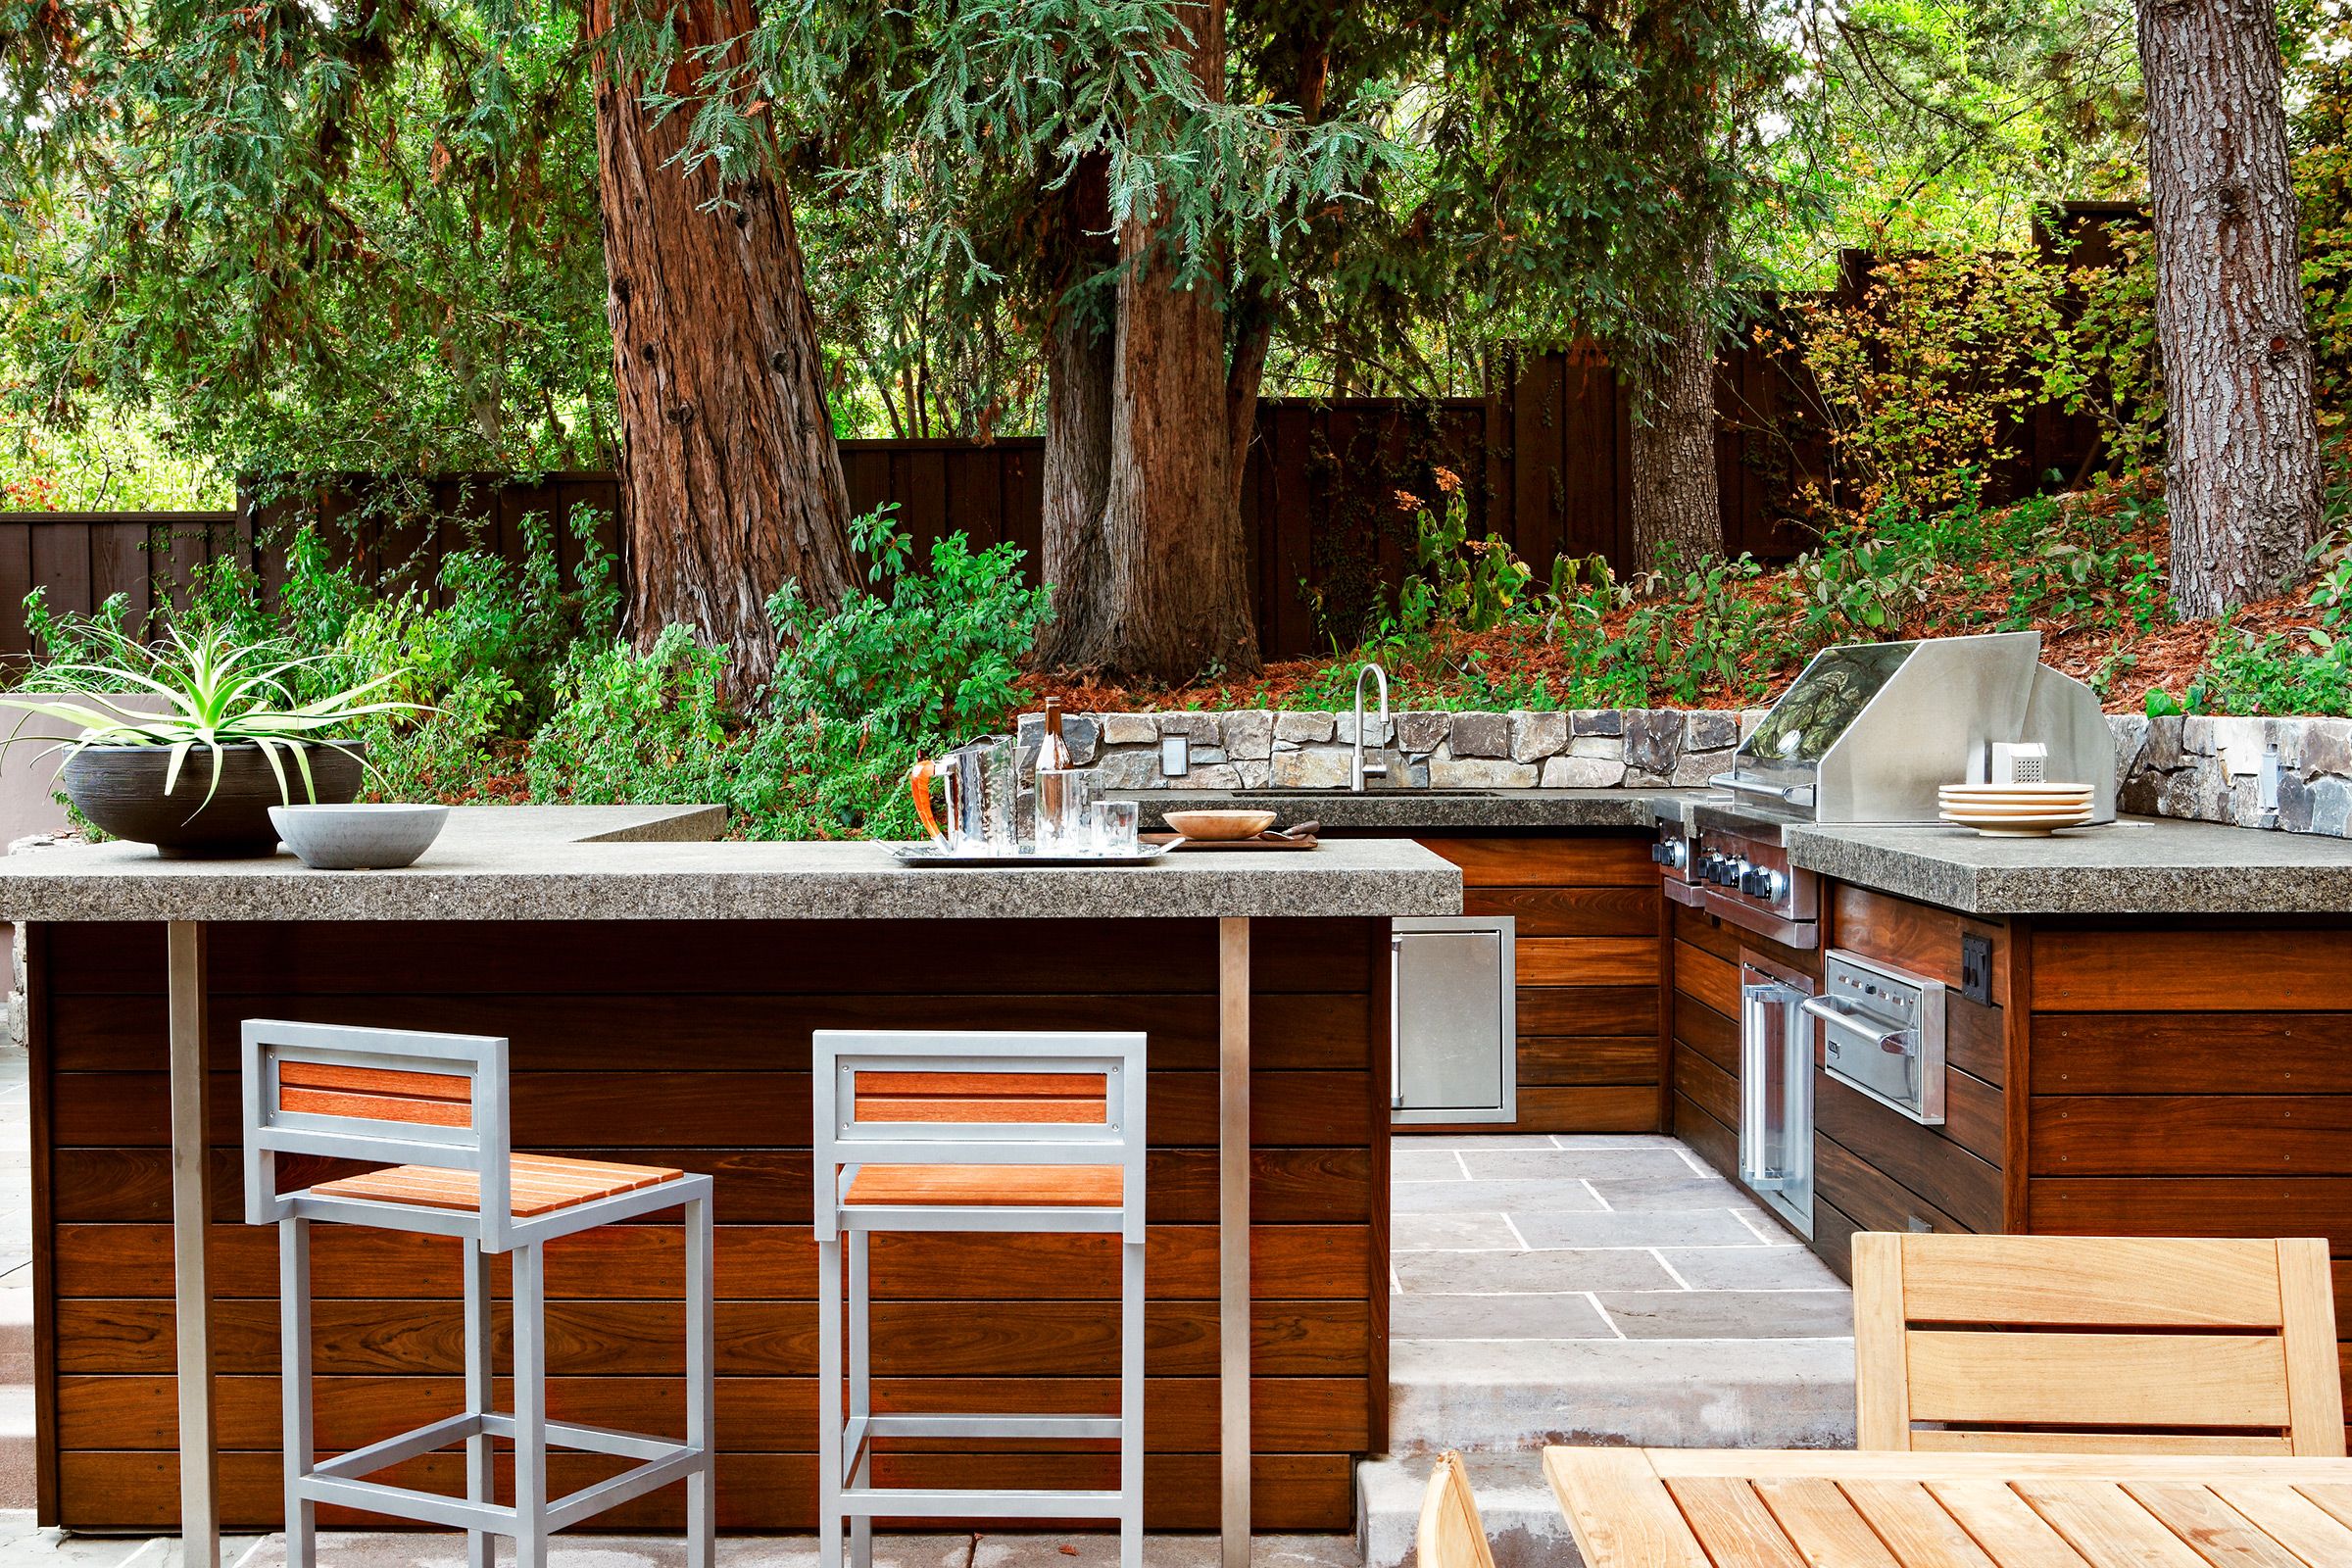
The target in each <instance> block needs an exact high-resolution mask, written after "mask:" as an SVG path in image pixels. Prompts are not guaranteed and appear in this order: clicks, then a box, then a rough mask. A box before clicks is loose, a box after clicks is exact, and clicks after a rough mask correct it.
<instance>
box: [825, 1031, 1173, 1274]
mask: <svg viewBox="0 0 2352 1568" xmlns="http://www.w3.org/2000/svg"><path fill="white" fill-rule="evenodd" d="M1144 1042H1145V1037H1144V1036H1143V1035H1142V1034H1140V1033H1124V1032H1120V1033H1097V1032H1090V1031H1074V1032H1038V1031H1021V1030H1010V1031H1007V1030H939V1029H923V1030H886V1029H819V1030H817V1031H815V1034H814V1037H813V1042H812V1044H813V1048H814V1057H815V1059H814V1062H813V1067H814V1092H815V1099H816V1105H815V1117H814V1123H815V1128H816V1150H815V1155H816V1159H815V1164H816V1207H817V1215H816V1217H817V1224H818V1227H819V1230H820V1233H821V1232H822V1231H823V1230H824V1229H825V1228H827V1227H830V1226H831V1225H832V1224H833V1221H834V1215H835V1210H836V1206H837V1204H838V1201H839V1198H840V1183H841V1175H842V1172H843V1171H844V1170H845V1169H849V1168H853V1167H856V1166H858V1165H861V1164H874V1165H893V1166H904V1165H962V1166H970V1165H1111V1164H1118V1165H1124V1166H1126V1167H1128V1171H1129V1175H1128V1179H1127V1182H1126V1185H1127V1187H1128V1188H1129V1189H1130V1190H1129V1191H1128V1192H1127V1194H1126V1203H1125V1206H1126V1208H1127V1209H1128V1210H1129V1211H1130V1212H1131V1213H1132V1215H1133V1216H1134V1224H1135V1226H1136V1228H1137V1231H1138V1234H1139V1235H1140V1234H1141V1227H1142V1223H1143V1221H1142V1217H1141V1216H1142V1213H1143V1202H1142V1190H1141V1188H1142V1175H1143V1148H1144V1090H1145V1065H1144Z"/></svg>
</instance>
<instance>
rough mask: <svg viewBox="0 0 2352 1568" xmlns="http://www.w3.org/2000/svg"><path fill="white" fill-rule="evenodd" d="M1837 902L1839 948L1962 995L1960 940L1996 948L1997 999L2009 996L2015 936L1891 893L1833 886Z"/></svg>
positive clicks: (1994, 981) (1993, 925)
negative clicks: (1977, 939) (1976, 939)
mask: <svg viewBox="0 0 2352 1568" xmlns="http://www.w3.org/2000/svg"><path fill="white" fill-rule="evenodd" d="M1831 902H1832V905H1833V907H1834V911H1835V912H1834V916H1833V917H1834V919H1835V921H1836V929H1837V943H1838V946H1839V947H1841V948H1850V949H1852V950H1853V951H1854V952H1856V953H1860V954H1862V955H1863V956H1866V957H1871V958H1876V959H1878V960H1879V961H1880V962H1882V963H1891V964H1893V965H1894V966H1895V967H1896V968H1898V969H1909V970H1911V971H1913V972H1914V973H1917V974H1924V975H1928V976H1931V977H1932V978H1934V979H1937V980H1940V981H1942V982H1943V983H1944V984H1945V985H1947V986H1950V987H1951V988H1952V989H1953V990H1954V991H1955V992H1957V991H1958V990H1959V989H1960V938H1961V936H1962V934H1963V933H1968V934H1973V935H1976V936H1982V937H1985V938H1988V939H1989V940H1990V941H1991V943H1992V995H1993V998H1994V1000H1995V1001H1998V1000H1999V999H2000V998H2002V997H2004V996H2007V995H2008V992H2009V933H2008V931H2007V929H2006V928H2005V927H2003V926H2002V925H2000V924H1998V923H1997V922H1991V921H1985V920H1977V919H1972V918H1970V917H1969V916H1967V915H1964V914H1959V913H1956V912H1955V911H1953V910H1950V909H1939V908H1936V907H1934V906H1932V905H1926V904H1915V903H1913V902H1912V901H1911V900H1909V899H1899V898H1896V897H1894V896H1893V895H1892V894H1889V893H1878V892H1873V891H1872V890H1870V889H1868V888H1858V887H1853V886H1850V885H1848V884H1846V883H1843V882H1840V883H1837V884H1835V885H1834V886H1833V888H1832V891H1831Z"/></svg>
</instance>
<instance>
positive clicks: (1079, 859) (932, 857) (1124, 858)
mask: <svg viewBox="0 0 2352 1568" xmlns="http://www.w3.org/2000/svg"><path fill="white" fill-rule="evenodd" d="M1168 850H1169V846H1168V845H1165V844H1142V845H1138V846H1137V848H1136V851H1135V853H1134V854H1133V855H1040V854H1038V853H1037V851H1035V850H1023V851H1021V852H1020V853H1019V854H1018V855H951V854H949V853H948V852H947V851H946V850H943V849H941V848H940V847H939V846H938V845H936V844H893V845H892V846H891V847H890V854H891V858H893V859H895V860H897V861H898V862H899V863H900V864H901V865H924V866H940V867H943V868H944V867H948V866H991V865H996V866H1006V865H1010V866H1024V865H1150V864H1151V863H1152V861H1153V860H1156V859H1158V858H1160V857H1161V856H1163V855H1165V854H1167V853H1168Z"/></svg>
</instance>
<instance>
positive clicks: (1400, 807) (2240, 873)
mask: <svg viewBox="0 0 2352 1568" xmlns="http://www.w3.org/2000/svg"><path fill="white" fill-rule="evenodd" d="M1113 793H1115V794H1118V795H1120V796H1122V797H1124V798H1128V799H1133V800H1139V801H1142V802H1144V803H1145V807H1144V810H1145V814H1146V816H1147V817H1148V818H1153V817H1154V816H1155V813H1157V812H1161V811H1166V810H1171V809H1175V810H1181V809H1184V808H1186V807H1188V806H1189V807H1219V806H1224V807H1232V806H1243V805H1250V806H1258V807H1263V808H1266V809H1271V810H1274V811H1276V812H1278V813H1279V814H1280V819H1281V821H1283V822H1284V823H1290V822H1301V821H1306V820H1308V819H1310V818H1311V819H1313V820H1316V821H1319V822H1322V823H1323V824H1325V825H1326V826H1328V827H1335V828H1375V829H1378V828H1385V829H1391V830H1394V831H1396V832H1398V833H1411V832H1417V831H1422V830H1428V831H1444V830H1449V829H1451V830H1458V829H1469V830H1477V829H1492V830H1495V831H1501V832H1507V831H1511V830H1515V829H1525V828H1557V827H1590V828H1626V829H1635V830H1640V831H1643V832H1646V831H1647V830H1648V829H1649V827H1650V825H1651V817H1650V809H1651V806H1652V804H1653V803H1655V802H1658V801H1691V800H1699V799H1704V798H1706V792H1704V791H1694V790H1687V789H1685V790H1677V789H1620V790H1496V791H1493V792H1488V793H1479V792H1472V791H1447V790H1413V791H1407V790H1394V791H1382V790H1370V791H1367V792H1365V793H1364V794H1361V795H1357V794H1352V793H1350V792H1348V791H1332V792H1329V793H1296V792H1293V793H1284V792H1265V791H1247V790H1244V791H1217V790H1203V791H1182V790H1132V791H1116V792H1113ZM1789 858H1790V859H1791V860H1792V861H1793V862H1794V863H1795V864H1797V865H1799V866H1801V867H1803V868H1805V869H1807V870H1811V871H1818V872H1820V873H1821V874H1822V875H1824V876H1828V877H1833V878H1835V879H1837V880H1838V881H1840V882H1850V883H1853V884H1854V885H1856V886H1858V887H1866V888H1872V889H1876V890H1877V891H1879V892H1882V893H1893V894H1897V895H1900V896H1901V897H1904V898H1908V899H1917V900H1919V901H1920V902H1921V903H1923V904H1935V905H1940V906H1942V907H1945V908H1949V909H1959V910H1962V911H1963V912H1966V913H1970V914H1986V915H1999V914H2076V915H2100V914H2180V913H2184V912H2193V913H2200V914H2352V840H2346V839H2339V838H2331V837H2327V836H2324V835H2320V834H2310V833H2276V832H2268V831H2259V830H2255V829H2251V828H2240V827H2230V826H2228V825H2226V824H2224V823H2219V822H2191V821H2182V820H2180V819H2177V818H2171V817H2128V818H2126V819H2124V820H2123V821H2122V822H2120V823H2117V824H2116V825H2114V826H2111V827H2097V828H2083V829H2079V830H2076V831H2073V832H2068V833H2060V834H2057V835H2054V836H2052V837H2049V838H2037V839H2006V838H1985V837H1982V836H1980V835H1978V834H1975V833H1972V832H1969V831H1967V830H1966V829H1964V828H1955V827H1941V826H1927V827H1864V826H1826V827H1797V828H1793V829H1791V831H1790V834H1789Z"/></svg>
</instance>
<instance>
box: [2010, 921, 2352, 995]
mask: <svg viewBox="0 0 2352 1568" xmlns="http://www.w3.org/2000/svg"><path fill="white" fill-rule="evenodd" d="M2033 997H2034V1010H2035V1011H2037V1012H2133V1011H2139V1012H2146V1011H2160V1012H2166V1011H2180V1012H2311V1011H2324V1012H2331V1011H2342V1010H2347V1009H2352V941H2347V940H2346V931H2345V928H2343V927H2341V926H2337V925H2327V926H2295V927H2279V926H2264V927H2259V928H2257V927H2227V928H2212V927H2194V928H2190V927H2179V928H2176V927H2152V928H2145V929H2128V930H2081V929H2047V928H2045V929H2040V930H2037V931H2035V933H2034V983H2033Z"/></svg>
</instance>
